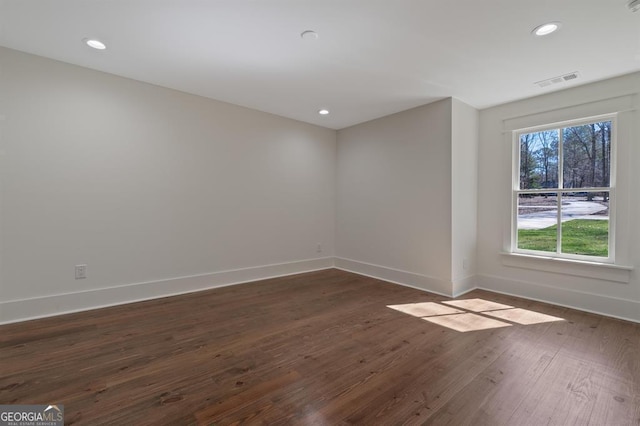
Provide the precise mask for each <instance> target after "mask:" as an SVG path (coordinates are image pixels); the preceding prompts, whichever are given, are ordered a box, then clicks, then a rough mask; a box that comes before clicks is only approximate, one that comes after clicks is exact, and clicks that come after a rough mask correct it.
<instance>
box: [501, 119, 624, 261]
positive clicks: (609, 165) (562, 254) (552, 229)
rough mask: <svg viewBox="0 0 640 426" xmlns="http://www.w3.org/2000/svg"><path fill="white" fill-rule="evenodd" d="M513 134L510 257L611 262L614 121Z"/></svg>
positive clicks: (578, 122)
mask: <svg viewBox="0 0 640 426" xmlns="http://www.w3.org/2000/svg"><path fill="white" fill-rule="evenodd" d="M513 135H514V141H513V142H514V147H515V149H514V161H513V163H514V164H513V204H512V232H511V235H512V236H511V244H512V246H511V251H512V252H513V253H524V254H533V255H543V256H547V257H549V256H550V257H558V258H567V259H576V260H589V261H596V262H608V263H613V262H614V247H615V245H614V241H613V239H614V232H613V230H614V229H615V224H614V218H615V215H614V214H613V212H614V209H615V198H616V194H615V141H616V117H615V115H605V116H598V117H592V118H588V119H583V120H574V121H570V122H564V123H559V124H555V125H548V126H539V127H533V128H526V129H520V130H516V131H514V132H513Z"/></svg>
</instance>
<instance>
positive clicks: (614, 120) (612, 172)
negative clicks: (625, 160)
mask: <svg viewBox="0 0 640 426" xmlns="http://www.w3.org/2000/svg"><path fill="white" fill-rule="evenodd" d="M605 121H610V122H611V135H610V145H611V148H610V158H609V167H610V168H609V186H608V187H594V188H564V179H563V175H562V173H563V165H564V164H563V152H562V151H563V131H562V130H563V129H565V128H567V127H576V126H582V125H587V124H593V123H601V122H605ZM546 130H558V134H559V140H558V166H557V167H558V187H556V188H540V189H520V154H521V149H520V137H521V135H524V134H528V133H535V132H541V131H546ZM511 133H512V153H513V158H512V171H511V177H512V185H511V249H510V252H511V253H513V254H521V255H527V256H534V257H544V258H554V259H560V260H562V259H566V260H575V261H586V262H596V263H607V264H615V247H616V244H615V240H616V238H615V236H616V220H615V218H616V175H617V135H618V113H608V114H601V115H595V116H590V117H583V118H578V119H573V120H566V121H560V122H555V123H548V124H542V125H537V126H531V127H524V128H519V129H514V130H512V132H511ZM568 192H594V193H597V192H609V235H608V256H607V257H604V256H589V255H578V254H571V253H562V252H561V249H562V230H561V229H562V226H561V223H562V222H561V218H562V194H563V193H568ZM545 193H556V194H557V203H558V213H557V215H558V216H557V219H556V224H557V225H560V226H558V234H557V239H556V251H555V252H550V251H541V250H531V249H522V248H518V201H519V195H520V194H545Z"/></svg>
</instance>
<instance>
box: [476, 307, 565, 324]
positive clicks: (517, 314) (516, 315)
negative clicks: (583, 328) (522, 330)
mask: <svg viewBox="0 0 640 426" xmlns="http://www.w3.org/2000/svg"><path fill="white" fill-rule="evenodd" d="M485 315H489V316H491V317H495V318H500V319H504V320H507V321H511V322H515V323H518V324H522V325H531V324H541V323H543V322H554V321H564V319H562V318H558V317H554V316H551V315H547V314H541V313H540V312H534V311H529V310H527V309H521V308H513V309H505V310H502V311H492V312H485Z"/></svg>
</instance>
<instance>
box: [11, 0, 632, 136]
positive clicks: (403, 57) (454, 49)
mask: <svg viewBox="0 0 640 426" xmlns="http://www.w3.org/2000/svg"><path fill="white" fill-rule="evenodd" d="M549 21H560V22H562V27H561V29H560V31H558V32H556V33H554V34H551V35H549V36H546V37H534V36H533V35H532V34H531V30H532V29H533V28H534V27H536V26H537V25H540V24H542V23H545V22H549ZM305 30H314V31H316V32H317V34H318V35H319V37H318V39H317V40H305V39H302V38H301V37H300V34H301V33H302V32H303V31H305ZM86 37H92V38H98V39H100V40H102V41H103V42H105V43H106V44H107V46H108V48H107V49H106V50H104V51H96V50H92V49H90V48H89V47H87V46H86V45H84V44H83V43H82V39H84V38H86ZM0 45H2V46H5V47H9V48H12V49H17V50H21V51H24V52H28V53H33V54H36V55H41V56H45V57H48V58H53V59H57V60H60V61H64V62H68V63H72V64H77V65H81V66H84V67H88V68H92V69H96V70H100V71H105V72H108V73H112V74H116V75H120V76H124V77H129V78H133V79H136V80H141V81H145V82H149V83H153V84H157V85H160V86H164V87H169V88H173V89H177V90H181V91H184V92H188V93H194V94H198V95H201V96H206V97H209V98H213V99H218V100H222V101H226V102H231V103H234V104H237V105H242V106H246V107H249V108H254V109H258V110H261V111H266V112H270V113H273V114H278V115H281V116H285V117H290V118H293V119H296V120H301V121H305V122H308V123H313V124H318V125H321V126H324V127H329V128H333V129H340V128H344V127H347V126H351V125H354V124H357V123H360V122H364V121H368V120H371V119H374V118H378V117H381V116H385V115H388V114H391V113H395V112H399V111H402V110H406V109H408V108H412V107H415V106H418V105H423V104H426V103H429V102H432V101H435V100H438V99H442V98H444V97H449V96H453V97H456V98H458V99H460V100H462V101H463V102H466V103H468V104H470V105H472V106H474V107H476V108H479V109H481V108H485V107H489V106H492V105H496V104H500V103H504V102H507V101H511V100H516V99H521V98H525V97H530V96H535V95H539V94H543V93H547V92H550V91H555V90H560V89H564V88H567V87H571V86H575V85H579V84H585V83H588V82H592V81H596V80H602V79H605V78H608V77H612V76H616V75H621V74H626V73H630V72H633V71H638V70H640V12H636V13H632V12H631V11H630V10H629V9H628V8H627V6H626V0H536V1H531V0H480V1H479V0H457V1H451V0H322V1H309V0H0ZM574 71H578V72H579V73H580V77H579V78H578V79H575V80H572V81H569V82H563V83H559V84H555V85H551V86H548V87H545V88H541V87H539V86H538V85H536V84H534V83H535V82H538V81H540V80H545V79H548V78H551V77H555V76H559V75H563V74H567V73H571V72H574ZM321 108H327V109H329V110H330V111H331V113H330V114H329V115H327V116H320V115H319V114H318V110H319V109H321Z"/></svg>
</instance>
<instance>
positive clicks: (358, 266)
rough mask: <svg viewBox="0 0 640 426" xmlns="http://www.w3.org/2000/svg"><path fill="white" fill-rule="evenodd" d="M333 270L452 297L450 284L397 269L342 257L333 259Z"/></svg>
mask: <svg viewBox="0 0 640 426" xmlns="http://www.w3.org/2000/svg"><path fill="white" fill-rule="evenodd" d="M335 268H336V269H341V270H343V271H347V272H353V273H356V274H360V275H364V276H367V277H371V278H377V279H380V280H383V281H388V282H391V283H394V284H399V285H402V286H405V287H411V288H415V289H417V290H423V291H428V292H430V293H435V294H439V295H441V296H447V297H451V296H452V294H451V283H449V282H448V281H445V280H440V279H438V278H433V277H429V276H427V275H422V274H416V273H414V272H408V271H401V270H399V269H393V268H388V267H386V266H380V265H374V264H371V263H366V262H360V261H357V260H353V259H345V258H342V257H336V258H335Z"/></svg>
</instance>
